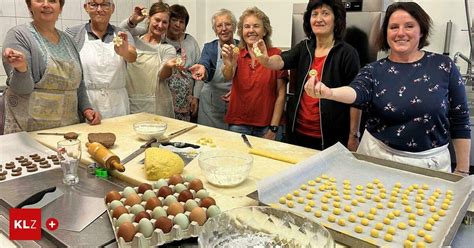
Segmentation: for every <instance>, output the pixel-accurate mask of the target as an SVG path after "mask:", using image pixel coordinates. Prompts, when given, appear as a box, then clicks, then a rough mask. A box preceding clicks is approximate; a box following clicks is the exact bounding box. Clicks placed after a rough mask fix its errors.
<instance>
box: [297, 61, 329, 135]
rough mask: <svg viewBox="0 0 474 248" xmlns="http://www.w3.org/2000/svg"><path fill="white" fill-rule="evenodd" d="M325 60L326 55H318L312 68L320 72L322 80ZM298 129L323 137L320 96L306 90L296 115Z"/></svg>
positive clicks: (319, 78)
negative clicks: (313, 95) (313, 96)
mask: <svg viewBox="0 0 474 248" xmlns="http://www.w3.org/2000/svg"><path fill="white" fill-rule="evenodd" d="M324 61H326V56H324V57H316V58H315V59H314V60H313V63H312V64H311V69H314V70H316V71H317V72H318V76H317V77H318V80H321V74H322V71H323V66H324ZM295 128H296V131H297V132H298V133H302V134H304V135H307V136H311V137H315V138H321V115H320V113H319V98H312V97H310V96H309V95H308V94H306V92H305V91H303V96H302V97H301V102H300V106H299V108H298V114H297V116H296V127H295Z"/></svg>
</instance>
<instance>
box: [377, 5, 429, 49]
mask: <svg viewBox="0 0 474 248" xmlns="http://www.w3.org/2000/svg"><path fill="white" fill-rule="evenodd" d="M397 10H403V11H406V12H407V13H408V14H410V15H411V16H412V17H413V18H415V20H416V21H417V22H418V25H420V33H421V34H422V36H421V38H420V43H419V44H418V49H421V48H423V47H425V46H427V45H429V44H430V43H429V42H428V37H429V36H430V29H431V25H432V21H431V18H430V16H429V15H428V14H427V13H426V12H425V11H424V10H423V9H422V8H421V7H420V5H418V4H417V3H414V2H396V3H393V4H391V5H390V6H388V8H387V11H386V13H385V18H384V19H383V24H382V30H381V31H382V32H380V34H379V37H378V38H377V46H378V47H379V49H380V50H383V51H388V50H389V49H390V46H389V45H388V42H387V29H388V21H389V20H390V17H391V16H392V14H393V13H394V12H395V11H397Z"/></svg>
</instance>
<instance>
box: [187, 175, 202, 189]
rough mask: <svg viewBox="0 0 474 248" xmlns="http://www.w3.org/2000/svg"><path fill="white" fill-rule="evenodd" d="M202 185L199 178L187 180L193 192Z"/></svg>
mask: <svg viewBox="0 0 474 248" xmlns="http://www.w3.org/2000/svg"><path fill="white" fill-rule="evenodd" d="M203 188H204V186H203V184H202V181H201V179H198V178H196V179H193V180H192V181H191V182H189V189H192V190H194V191H195V192H198V191H199V190H201V189H203Z"/></svg>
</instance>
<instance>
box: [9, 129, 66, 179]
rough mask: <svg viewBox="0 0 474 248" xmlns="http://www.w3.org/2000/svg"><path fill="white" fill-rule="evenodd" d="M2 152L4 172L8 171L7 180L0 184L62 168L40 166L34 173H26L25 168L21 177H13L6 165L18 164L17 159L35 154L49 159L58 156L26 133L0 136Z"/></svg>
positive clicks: (52, 165)
mask: <svg viewBox="0 0 474 248" xmlns="http://www.w3.org/2000/svg"><path fill="white" fill-rule="evenodd" d="M0 151H1V153H0V164H1V165H2V170H6V171H8V174H7V178H6V179H5V180H3V181H0V183H2V182H6V181H9V180H12V179H16V178H21V177H25V176H29V175H33V174H36V173H40V172H43V171H47V170H52V169H56V168H61V166H60V165H54V164H51V167H49V168H40V167H39V166H38V170H37V171H34V172H26V168H23V170H22V173H21V175H20V176H16V177H13V176H12V175H11V170H7V169H5V163H8V162H15V164H18V163H17V160H15V157H19V156H24V157H26V158H28V155H30V154H34V153H36V154H38V155H39V156H41V157H47V156H49V155H55V154H56V152H55V151H53V150H51V149H49V148H48V147H46V146H43V145H41V144H40V143H38V142H37V141H36V140H34V139H33V138H32V137H31V136H30V135H29V134H27V133H26V132H20V133H12V134H5V135H0ZM28 159H29V158H28Z"/></svg>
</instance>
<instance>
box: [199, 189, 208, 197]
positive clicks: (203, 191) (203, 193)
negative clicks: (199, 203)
mask: <svg viewBox="0 0 474 248" xmlns="http://www.w3.org/2000/svg"><path fill="white" fill-rule="evenodd" d="M208 196H209V192H207V190H205V189H201V190H199V191H198V192H197V193H196V197H197V198H199V199H204V198H206V197H208Z"/></svg>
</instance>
